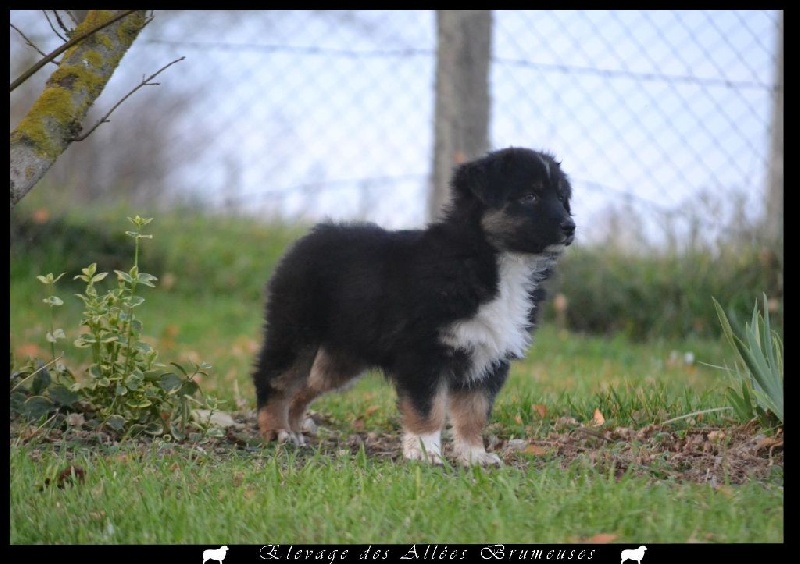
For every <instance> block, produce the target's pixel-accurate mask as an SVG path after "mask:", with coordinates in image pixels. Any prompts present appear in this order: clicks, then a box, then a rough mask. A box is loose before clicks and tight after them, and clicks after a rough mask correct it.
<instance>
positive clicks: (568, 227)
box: [561, 217, 575, 239]
mask: <svg viewBox="0 0 800 564" xmlns="http://www.w3.org/2000/svg"><path fill="white" fill-rule="evenodd" d="M561 232H562V233H564V236H565V237H567V238H570V239H571V238H572V237H574V236H575V222H574V221H573V220H572V218H571V217H568V218H567V219H565V220H564V221H562V222H561Z"/></svg>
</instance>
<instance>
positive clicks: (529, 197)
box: [519, 194, 539, 206]
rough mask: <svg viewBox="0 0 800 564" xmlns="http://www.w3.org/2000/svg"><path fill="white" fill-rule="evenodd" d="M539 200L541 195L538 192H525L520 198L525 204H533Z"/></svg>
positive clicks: (520, 201)
mask: <svg viewBox="0 0 800 564" xmlns="http://www.w3.org/2000/svg"><path fill="white" fill-rule="evenodd" d="M538 201H539V196H537V195H536V194H525V195H524V196H522V197H521V198H520V199H519V203H520V204H522V205H524V206H532V205H533V204H535V203H536V202H538Z"/></svg>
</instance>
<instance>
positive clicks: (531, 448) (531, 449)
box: [523, 445, 550, 456]
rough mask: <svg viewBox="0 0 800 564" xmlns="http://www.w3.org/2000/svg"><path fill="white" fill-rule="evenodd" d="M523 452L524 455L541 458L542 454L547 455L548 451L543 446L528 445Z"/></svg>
mask: <svg viewBox="0 0 800 564" xmlns="http://www.w3.org/2000/svg"><path fill="white" fill-rule="evenodd" d="M523 452H525V453H526V454H533V455H535V456H542V455H544V454H549V452H550V451H549V450H548V449H547V448H546V447H543V446H539V445H528V446H527V447H526V448H525V450H524V451H523Z"/></svg>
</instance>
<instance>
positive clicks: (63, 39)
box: [42, 10, 67, 41]
mask: <svg viewBox="0 0 800 564" xmlns="http://www.w3.org/2000/svg"><path fill="white" fill-rule="evenodd" d="M42 12H43V13H44V17H45V18H46V19H47V23H49V24H50V29H52V30H53V33H55V34H56V35H57V36H58V38H59V39H60V40H61V41H66V40H67V38H66V37H64V36H63V35H61V33H59V31H58V30H57V29H56V26H54V25H53V22H52V21H51V20H50V15H49V14H48V13H47V10H42ZM53 13H54V14H55V15H56V17H58V12H56V11H55V10H53Z"/></svg>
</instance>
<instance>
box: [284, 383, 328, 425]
mask: <svg viewBox="0 0 800 564" xmlns="http://www.w3.org/2000/svg"><path fill="white" fill-rule="evenodd" d="M320 394H321V392H319V391H317V390H315V389H314V388H312V387H310V386H306V387H304V388H303V389H301V390H300V391H299V392H297V393H296V394H295V396H294V397H293V398H292V403H291V404H290V405H289V427H291V429H292V431H294V432H295V433H302V432H303V431H304V430H305V429H304V426H303V423H304V422H305V419H306V418H305V415H306V408H307V407H308V406H309V405H310V404H311V402H312V401H314V400H315V399H316V398H317V397H318V396H319V395H320Z"/></svg>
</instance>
